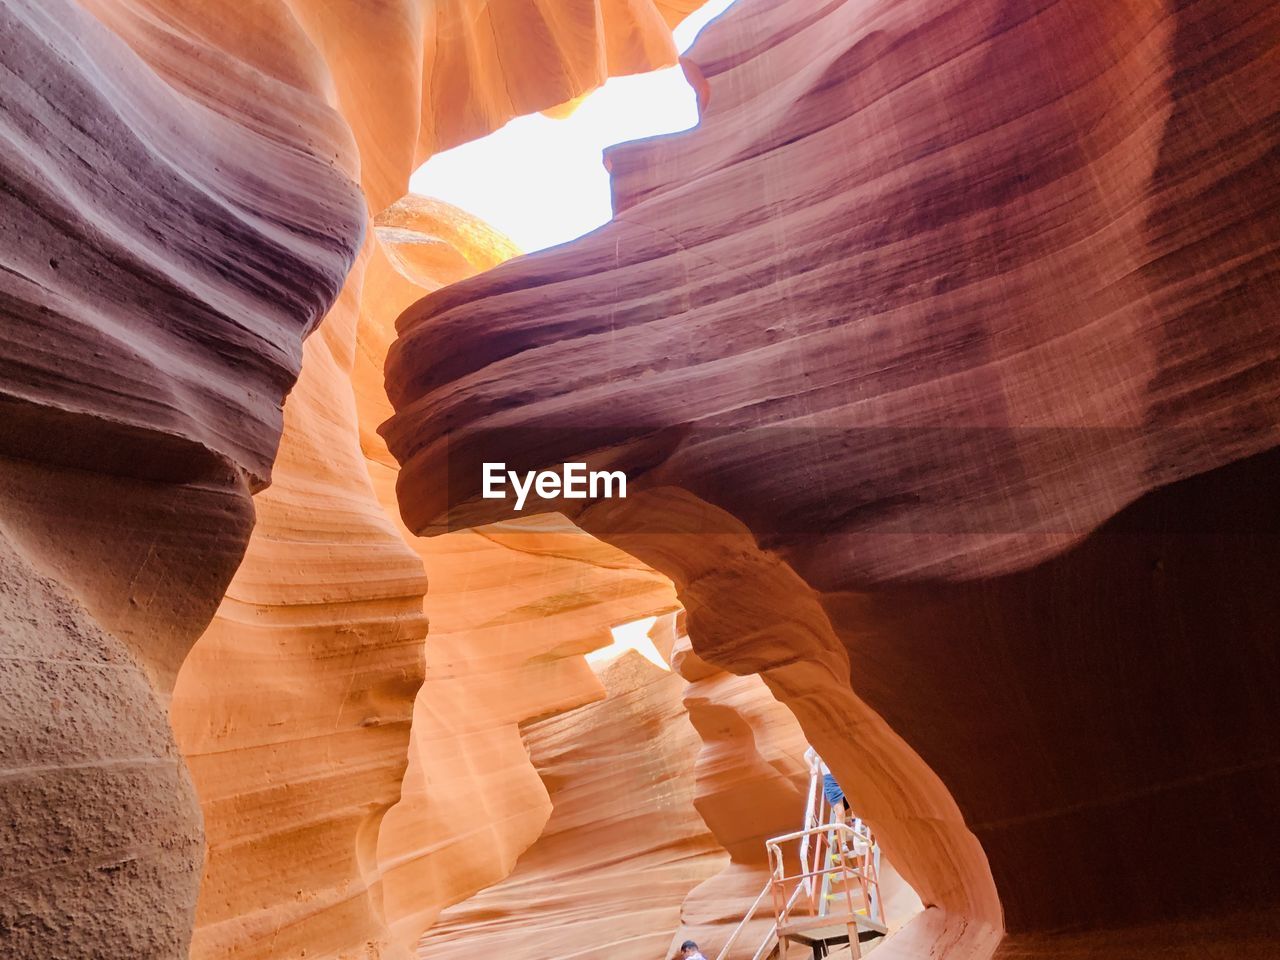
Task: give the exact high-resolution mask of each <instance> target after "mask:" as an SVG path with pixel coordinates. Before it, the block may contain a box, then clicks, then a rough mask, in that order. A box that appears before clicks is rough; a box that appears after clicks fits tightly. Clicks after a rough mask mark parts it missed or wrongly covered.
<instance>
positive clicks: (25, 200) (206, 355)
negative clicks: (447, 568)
mask: <svg viewBox="0 0 1280 960" xmlns="http://www.w3.org/2000/svg"><path fill="white" fill-rule="evenodd" d="M0 36H3V52H2V53H0V60H2V61H3V66H4V72H3V75H2V77H3V79H2V82H0V129H2V130H3V136H2V137H0V168H3V181H4V184H5V189H4V191H3V192H2V196H0V230H2V232H3V237H4V239H3V242H2V243H0V263H2V264H3V269H2V270H0V290H2V291H3V301H2V304H3V305H2V306H0V310H2V311H3V324H2V326H0V406H3V416H0V534H2V536H3V538H4V540H5V541H6V544H7V547H6V550H7V557H8V559H7V560H6V562H5V568H6V569H5V574H4V581H5V590H6V591H7V595H8V596H10V597H11V598H12V600H13V604H14V607H15V608H16V609H17V610H19V611H21V612H20V613H17V614H15V616H16V619H8V620H7V622H6V623H5V625H4V627H3V639H2V642H0V646H2V647H3V649H4V660H3V666H2V667H0V701H3V702H4V703H5V704H6V706H7V708H8V709H11V710H13V711H14V712H13V715H12V716H10V717H8V718H7V720H6V723H5V739H6V743H5V749H4V750H3V751H2V752H0V821H3V822H5V823H6V824H8V825H10V830H9V831H7V835H6V837H5V841H4V846H3V848H0V861H3V862H4V864H5V878H4V882H5V892H4V902H5V916H4V918H3V922H0V953H4V954H5V955H6V956H33V957H34V956H67V957H89V956H94V957H98V956H111V957H116V956H120V957H126V956H127V957H136V956H140V955H146V956H155V957H177V956H182V955H184V954H185V947H186V942H187V940H188V938H189V936H190V925H191V911H192V907H193V904H194V902H195V897H196V885H197V881H198V869H196V866H197V865H198V862H199V857H200V852H199V847H198V838H199V836H200V814H199V808H198V806H197V805H196V803H195V798H194V796H193V794H192V792H191V788H190V782H189V780H188V778H187V776H186V773H185V772H184V771H183V770H182V769H181V768H180V766H178V764H177V763H176V759H175V758H176V750H175V748H174V746H173V742H172V739H171V736H170V734H169V733H168V726H167V723H166V714H165V707H166V704H167V700H168V693H169V689H170V687H171V685H172V682H173V677H174V674H175V673H176V671H177V670H178V667H179V665H180V664H181V662H182V660H183V658H184V656H185V655H186V653H187V650H188V649H189V647H190V646H191V644H192V642H193V641H194V640H195V638H196V637H197V636H198V635H199V633H200V631H202V630H203V629H204V627H205V626H206V625H207V623H208V622H209V618H210V617H211V616H212V614H213V611H214V609H215V608H216V606H217V604H218V601H219V598H220V597H221V596H222V593H223V591H224V590H225V589H226V586H227V582H228V580H229V579H230V578H231V575H232V573H233V572H234V570H235V568H236V565H237V564H238V563H239V562H240V559H241V556H242V554H243V552H244V549H245V544H246V541H247V539H248V536H249V530H250V527H251V525H252V522H253V507H252V504H251V501H250V494H251V493H252V492H253V491H254V490H258V489H261V488H262V487H263V486H264V485H265V484H266V483H267V481H268V480H269V478H270V475H271V464H272V459H273V457H274V455H275V451H276V444H277V442H278V440H279V436H280V429H281V403H282V401H283V398H284V394H285V393H286V392H287V391H288V389H289V387H290V386H291V385H292V383H293V380H294V378H295V377H296V376H297V374H298V368H299V363H300V361H301V352H302V351H301V346H302V338H303V337H304V336H305V335H306V334H307V333H308V332H309V331H310V330H311V329H312V328H313V327H314V326H315V325H316V324H317V323H318V322H319V321H320V319H321V317H322V316H323V314H324V311H325V310H326V309H327V307H328V305H329V303H330V302H331V301H332V299H333V298H334V296H335V295H336V293H337V291H338V289H339V287H340V286H341V284H342V282H343V278H344V276H345V275H346V273H347V270H348V268H349V267H350V265H351V262H352V259H353V257H354V255H355V251H356V247H357V246H358V244H359V240H360V234H361V229H362V223H363V216H364V211H363V205H362V204H361V203H360V201H359V197H358V194H357V191H356V189H355V186H354V184H353V183H352V182H351V181H350V180H349V179H347V178H346V177H345V176H343V174H342V172H341V171H340V170H339V169H337V168H336V167H335V164H334V149H333V138H332V132H333V128H334V123H333V122H332V117H331V115H330V112H329V111H328V109H327V108H326V107H324V105H323V103H322V102H320V101H315V102H314V103H312V102H310V101H308V100H307V98H306V97H305V96H304V95H303V94H302V93H300V92H298V91H296V90H294V88H292V87H289V86H287V85H284V84H281V83H279V82H277V81H275V80H274V79H273V78H271V77H269V76H266V75H263V74H260V73H256V72H253V71H243V72H241V73H238V74H236V75H234V76H230V77H227V78H226V80H225V81H224V83H223V84H222V86H221V88H220V95H219V96H218V97H214V98H206V97H200V96H195V95H193V94H192V93H191V91H190V90H189V89H188V88H185V87H178V86H175V85H173V84H170V83H167V82H165V80H164V79H163V78H162V77H161V76H158V75H157V74H156V73H155V72H153V70H152V68H151V66H149V65H148V63H147V62H146V61H145V60H144V58H142V57H139V56H138V55H137V54H136V53H135V52H133V51H131V50H130V49H129V47H128V46H126V44H125V43H124V42H122V41H121V39H120V38H118V37H116V36H113V35H112V33H111V32H110V31H108V30H107V29H105V28H104V27H103V26H102V25H101V24H99V23H98V22H97V21H96V20H94V19H93V18H92V17H91V16H89V15H88V14H87V13H86V12H84V11H83V10H82V9H80V8H79V7H77V6H76V5H75V4H73V3H70V2H66V0H51V2H39V3H35V2H28V0H6V2H4V3H3V4H0ZM249 103H255V104H257V107H258V109H259V110H260V112H259V113H257V114H256V115H255V116H253V117H252V118H246V116H245V115H244V113H243V112H242V110H243V109H244V108H245V107H246V105H247V104H249ZM286 118H287V119H286ZM250 119H251V120H252V122H249V120H250ZM262 170H272V171H274V172H275V174H276V177H275V178H274V179H272V180H269V181H268V180H264V179H263V178H262V176H261V171H262Z"/></svg>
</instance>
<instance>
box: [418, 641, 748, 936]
mask: <svg viewBox="0 0 1280 960" xmlns="http://www.w3.org/2000/svg"><path fill="white" fill-rule="evenodd" d="M600 679H601V681H602V682H603V685H604V688H605V690H606V691H607V694H608V696H607V699H604V700H602V701H600V702H598V703H595V704H592V705H590V706H587V707H584V708H582V709H580V710H576V711H574V712H573V713H570V714H567V715H565V716H561V717H554V718H551V719H548V720H541V721H538V722H535V723H531V724H528V725H526V726H525V727H524V728H523V730H522V733H523V736H524V741H525V743H526V744H527V747H528V750H529V756H530V758H531V760H532V762H533V765H534V766H535V767H536V768H537V771H538V775H540V776H541V778H542V780H543V781H544V782H545V783H546V787H547V791H548V793H549V794H550V800H551V803H552V804H553V805H554V811H553V812H552V814H551V817H550V819H549V820H548V821H547V824H546V828H545V829H544V830H543V831H542V835H541V836H540V837H538V839H537V842H536V843H534V844H533V845H532V846H531V847H530V848H529V849H528V850H526V851H525V852H524V854H523V855H522V856H521V857H520V860H519V862H518V863H517V864H516V866H515V869H514V871H512V872H511V875H510V876H508V877H507V878H506V879H505V880H503V881H502V882H501V883H499V884H497V885H496V886H492V887H489V888H488V889H486V890H484V891H483V892H481V893H479V894H478V895H476V896H474V897H472V898H470V899H469V900H466V901H464V902H463V903H460V904H459V905H458V906H456V907H453V908H451V909H449V910H447V911H445V912H444V914H443V915H442V916H441V918H440V921H439V922H438V923H437V924H436V926H435V927H433V928H432V929H431V931H430V932H429V933H428V934H427V935H426V936H425V937H423V939H422V942H421V944H420V945H419V949H418V956H419V957H423V958H426V957H431V958H455V957H456V958H463V957H473V956H477V955H486V954H493V955H500V956H505V957H512V958H519V960H542V958H546V957H565V958H569V957H582V958H587V957H598V956H608V957H611V958H618V960H652V958H654V957H660V958H661V957H666V956H667V955H668V952H667V951H668V948H669V945H670V944H669V941H670V937H671V931H672V930H673V929H674V928H675V927H676V925H677V924H678V923H679V915H680V903H681V900H682V899H683V898H684V896H685V894H686V893H687V892H688V891H689V890H690V889H691V888H692V887H693V886H694V885H695V884H697V883H699V882H700V881H702V880H704V879H706V878H707V877H708V876H710V875H711V874H712V873H714V872H715V871H716V870H717V869H718V868H719V867H720V865H721V863H722V862H723V861H724V859H725V855H724V852H723V851H722V850H721V848H720V846H719V844H718V843H716V841H715V838H714V837H713V836H712V835H711V833H710V831H709V830H708V829H707V826H706V824H705V823H704V822H703V819H702V817H700V816H699V815H698V811H697V810H696V809H695V806H694V799H695V786H694V782H695V774H694V766H695V760H696V758H697V757H698V754H699V750H700V742H699V738H698V735H697V733H695V731H694V729H693V727H692V726H691V725H690V724H689V722H688V720H687V718H686V716H685V711H684V707H683V706H682V704H681V697H682V694H683V690H684V687H685V683H684V681H683V680H682V679H681V678H680V677H679V676H677V675H675V674H673V673H669V672H667V671H665V670H662V669H661V668H659V667H656V666H654V665H653V664H651V663H650V662H649V661H647V660H645V659H644V658H643V657H642V656H640V654H638V653H636V652H634V651H631V652H628V653H626V654H624V655H623V656H622V657H620V658H619V659H617V660H614V661H612V662H611V663H609V664H607V665H606V666H604V668H603V670H602V673H601V678H600ZM494 788H496V789H503V788H504V787H503V785H502V784H501V783H495V784H493V785H492V786H491V787H490V789H494ZM473 802H484V796H483V795H478V796H476V797H474V798H473Z"/></svg>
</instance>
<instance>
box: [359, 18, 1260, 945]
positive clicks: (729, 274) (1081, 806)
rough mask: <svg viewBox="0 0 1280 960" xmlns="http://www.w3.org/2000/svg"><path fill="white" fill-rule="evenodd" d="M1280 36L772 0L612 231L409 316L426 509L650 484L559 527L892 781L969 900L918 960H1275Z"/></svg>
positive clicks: (634, 188)
mask: <svg viewBox="0 0 1280 960" xmlns="http://www.w3.org/2000/svg"><path fill="white" fill-rule="evenodd" d="M1277 48H1280V8H1277V7H1275V6H1274V5H1273V4H1270V3H1266V2H1262V0H1253V2H1230V3H1228V2H1216V0H1202V2H1199V3H1194V4H1181V3H1180V4H1169V3H1136V2H1134V3H1109V2H1108V3H1104V2H1100V0H1057V2H1050V0H1042V2H1036V3H1031V4H1024V3H1010V2H998V0H985V2H977V3H974V2H966V3H953V2H936V3H892V2H887V0H886V2H873V3H865V2H845V3H841V2H833V3H827V4H822V5H814V4H811V3H807V2H799V0H793V2H769V3H766V2H763V0H760V2H755V0H741V2H740V3H739V4H738V5H737V6H736V7H735V8H734V9H733V10H731V11H730V13H729V14H728V15H727V16H725V17H724V18H723V19H722V20H721V21H720V22H719V24H717V26H716V27H715V28H714V29H712V30H710V31H708V32H707V34H706V35H705V36H704V38H703V39H702V40H701V41H700V43H699V44H698V45H697V46H696V47H695V49H694V51H693V52H692V54H691V55H690V56H689V57H688V60H687V63H686V72H688V73H690V75H691V76H693V77H694V78H695V81H696V83H697V84H698V86H699V88H700V99H701V101H702V104H703V120H702V124H701V125H700V126H699V127H698V128H697V129H695V130H694V131H691V132H688V133H685V134H680V135H675V136H671V137H666V138H660V139H657V140H654V141H651V142H647V143H642V144H638V145H631V146H626V147H622V148H618V149H617V150H615V151H614V152H613V153H612V154H611V157H610V161H611V167H612V170H613V174H614V183H615V208H616V210H617V216H616V218H615V220H614V221H613V222H612V223H610V224H609V225H607V226H605V227H603V228H601V229H600V230H598V231H596V232H594V233H592V234H590V235H588V236H587V237H584V238H582V239H581V240H578V241H575V242H573V243H571V244H568V245H566V246H564V247H561V248H558V249H555V250H551V251H545V252H542V253H539V254H535V255H533V256H529V257H526V258H522V259H520V260H517V261H514V262H511V263H509V264H506V265H504V266H502V267H499V268H497V269H495V270H493V271H490V272H489V273H486V274H484V275H482V276H479V277H476V278H473V279H471V280H468V281H464V282H461V283H458V284H455V285H453V286H451V287H449V288H447V289H445V290H442V291H440V292H438V293H437V294H434V295H432V296H430V297H428V298H426V299H425V300H423V301H422V302H420V303H419V304H417V305H416V306H414V307H412V308H410V309H409V310H408V311H406V313H405V314H404V316H403V317H402V318H401V320H400V323H399V329H400V334H401V335H400V339H399V340H398V341H397V343H396V344H395V345H394V346H393V348H392V351H391V355H390V358H389V362H388V388H389V392H390V395H391V398H392V401H393V403H394V405H395V407H396V411H397V412H396V415H395V417H393V418H392V419H391V421H390V422H389V423H388V424H387V425H386V426H385V427H384V428H383V429H384V434H385V436H386V438H387V440H388V443H389V446H390V449H391V451H392V453H393V454H394V455H395V456H396V457H397V459H398V460H399V461H400V462H401V464H402V470H401V474H400V479H399V488H398V489H399V496H400V503H401V508H402V512H403V515H404V517H405V520H406V523H407V524H408V526H409V527H410V529H412V530H414V531H416V532H419V533H432V532H436V531H440V530H446V529H450V528H453V527H457V526H466V525H471V524H476V523H485V522H491V521H493V520H497V519H502V518H503V517H506V516H509V515H510V514H509V507H506V506H505V505H504V504H502V503H501V502H499V501H494V500H485V499H482V498H481V497H480V480H481V471H480V469H479V467H480V464H481V463H483V462H486V461H504V462H506V463H507V464H508V465H509V466H512V467H513V468H515V469H520V470H526V469H550V468H554V467H556V466H558V465H559V463H561V462H564V461H570V460H583V461H587V462H590V463H593V464H601V465H608V466H609V467H610V468H623V469H626V470H627V471H629V474H630V477H631V484H632V490H633V491H634V492H633V493H632V494H631V495H629V497H628V498H627V499H626V500H625V501H607V502H601V503H597V504H593V505H591V506H589V507H587V508H585V509H583V508H582V507H581V505H577V506H576V508H575V504H574V503H572V502H565V501H550V502H547V503H545V504H541V505H540V506H539V508H540V509H558V510H562V511H565V512H567V513H569V514H570V515H571V516H572V518H573V519H574V520H575V522H576V523H578V524H579V525H580V526H582V527H583V528H584V529H586V530H587V531H589V532H591V533H592V534H593V535H595V536H597V537H600V538H601V539H603V540H605V541H607V542H609V543H612V544H614V545H616V546H618V547H620V548H622V549H623V550H626V551H627V552H629V553H631V554H632V555H634V556H636V557H638V558H640V559H642V560H643V561H644V562H645V563H647V564H649V565H650V566H652V567H654V568H655V569H657V570H659V571H661V572H663V573H665V574H667V575H668V576H670V577H671V578H672V580H673V581H674V582H675V584H676V586H677V590H678V592H679V596H680V600H681V603H682V604H683V605H684V607H685V608H686V609H687V610H688V615H689V632H690V636H691V637H692V639H693V643H694V647H695V650H696V651H697V653H698V655H699V656H700V657H702V658H703V659H705V660H706V661H707V662H709V663H712V664H715V665H719V666H723V667H725V668H726V669H730V670H734V671H737V672H759V673H760V674H761V675H762V676H763V677H764V678H765V679H766V682H768V683H769V684H770V686H771V687H772V688H773V689H774V691H775V692H776V693H777V695H778V696H779V698H780V699H781V700H783V702H785V703H787V704H788V705H789V706H790V707H791V708H792V710H793V711H794V712H795V713H796V715H797V717H798V718H799V719H800V721H801V724H802V726H803V727H804V729H805V731H806V734H807V735H808V737H809V739H810V740H811V742H813V743H814V745H815V746H817V747H818V749H819V750H820V751H821V752H822V753H823V755H824V756H825V757H826V758H827V759H828V760H829V762H830V763H831V764H832V766H833V768H834V769H835V770H836V772H837V774H839V775H841V776H842V778H843V777H847V778H848V779H849V782H850V784H851V786H850V787H849V788H848V789H849V792H850V793H851V795H852V796H853V797H854V799H855V801H856V803H857V805H858V807H859V809H861V810H862V811H864V812H865V814H866V815H867V817H868V819H869V820H871V821H872V823H873V825H875V826H876V827H877V828H878V829H879V832H880V835H881V836H882V837H883V838H884V840H885V843H886V846H887V847H888V849H889V852H890V854H891V855H892V856H893V857H894V859H895V862H896V863H897V864H898V866H899V867H900V868H901V869H902V871H903V873H904V874H905V875H906V876H907V878H908V879H909V880H910V881H911V883H912V885H913V886H914V887H915V889H916V890H917V891H918V892H919V893H920V894H921V896H922V898H923V900H924V901H925V903H926V905H927V906H932V907H936V908H937V909H936V910H931V911H926V914H925V915H924V916H923V917H922V918H921V919H920V920H919V921H917V922H916V923H914V924H912V925H911V927H909V928H908V929H907V930H905V931H903V932H902V933H901V934H899V935H897V936H896V937H895V938H894V939H893V940H892V941H891V942H890V944H887V945H886V946H885V947H884V948H882V949H884V950H886V951H888V953H886V954H885V955H886V957H888V956H903V957H910V956H921V955H924V953H925V952H927V951H928V950H933V951H934V952H933V953H931V954H930V955H946V956H950V957H955V956H986V955H990V954H991V953H992V951H993V950H995V949H996V943H997V941H998V940H999V939H1000V937H1001V930H1002V929H1006V930H1007V931H1008V938H1007V940H1006V945H1005V947H1004V948H1003V951H1004V954H1005V955H1008V956H1019V957H1022V956H1071V957H1084V956H1108V957H1112V956H1134V957H1139V956H1154V955H1157V954H1160V953H1161V951H1162V950H1166V949H1168V948H1169V945H1170V943H1178V942H1179V941H1180V945H1179V946H1178V947H1176V948H1175V949H1183V950H1184V951H1186V952H1187V955H1188V956H1189V955H1191V952H1194V951H1196V950H1205V949H1210V950H1217V951H1218V952H1219V953H1221V954H1222V955H1223V956H1259V957H1260V956H1264V955H1266V951H1267V949H1269V948H1268V947H1267V943H1268V941H1269V934H1270V932H1272V931H1274V929H1275V915H1276V909H1277V901H1278V900H1280V890H1278V889H1277V887H1276V884H1275V882H1274V870H1273V867H1272V865H1271V864H1270V863H1269V861H1268V857H1267V856H1266V855H1265V854H1264V853H1263V852H1262V851H1265V850H1268V849H1270V848H1271V847H1274V846H1275V840H1276V839H1277V838H1276V837H1275V828H1274V819H1273V818H1271V817H1270V815H1269V814H1268V813H1267V810H1268V808H1269V805H1271V804H1272V802H1273V800H1274V796H1275V792H1276V786H1277V780H1276V777H1277V757H1278V756H1280V751H1278V749H1277V747H1278V744H1277V740H1276V734H1275V733H1274V731H1276V730H1280V716H1278V715H1277V714H1278V711H1280V708H1278V706H1277V700H1276V698H1275V697H1274V696H1273V695H1272V693H1273V691H1274V690H1275V688H1276V680H1277V679H1278V678H1277V676H1276V662H1275V659H1274V657H1273V656H1271V654H1270V652H1269V650H1270V638H1271V637H1272V636H1273V634H1274V630H1273V624H1274V622H1275V615H1276V613H1277V612H1278V611H1277V607H1278V606H1280V590H1278V589H1277V587H1276V585H1275V582H1274V578H1273V577H1272V576H1271V571H1273V570H1274V568H1275V561H1276V559H1277V558H1276V551H1277V542H1278V540H1277V533H1278V532H1280V523H1278V522H1277V521H1278V520H1280V518H1278V517H1277V508H1276V498H1275V494H1274V487H1275V477H1276V475H1277V473H1276V467H1277V464H1276V453H1275V450H1276V447H1277V439H1278V438H1280V383H1278V380H1280V327H1278V326H1277V324H1276V322H1275V311H1276V307H1277V303H1280V284H1278V282H1277V277H1278V275H1280V274H1278V271H1277V264H1278V263H1280V259H1278V257H1277V249H1278V239H1280V214H1278V213H1277V210H1280V204H1278V203H1277V201H1278V200H1280V182H1278V181H1277V178H1276V177H1275V157H1276V147H1277V135H1276V124H1275V114H1274V102H1273V100H1274V98H1272V97H1270V96H1269V94H1268V91H1270V90H1273V89H1275V88H1276V86H1277V84H1278V83H1280V76H1277V73H1278V69H1277V63H1278V62H1280V61H1277V58H1276V55H1275V54H1276V50H1277ZM446 476H447V477H448V478H449V480H448V485H447V486H446V485H445V484H442V483H440V482H438V481H437V478H439V477H446ZM1191 824H1194V829H1195V830H1196V831H1197V836H1198V837H1200V838H1203V840H1204V843H1205V849H1204V854H1203V858H1199V857H1198V858H1197V867H1196V870H1195V871H1194V872H1195V873H1196V874H1197V878H1196V879H1194V880H1192V879H1190V878H1189V877H1188V876H1187V871H1186V868H1185V857H1186V856H1187V853H1188V851H1187V846H1186V843H1185V830H1186V829H1187V827H1188V825H1191ZM1201 870H1203V871H1204V872H1201ZM1227 912H1231V913H1232V920H1231V923H1230V925H1229V928H1228V929H1226V930H1221V929H1214V928H1213V927H1212V926H1211V925H1209V924H1211V922H1212V919H1213V918H1214V917H1216V916H1221V915H1223V914H1224V913H1227ZM1068 931H1069V932H1070V935H1068V934H1067V932H1068ZM1161 955H1163V954H1161ZM1197 955H1199V954H1197Z"/></svg>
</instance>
